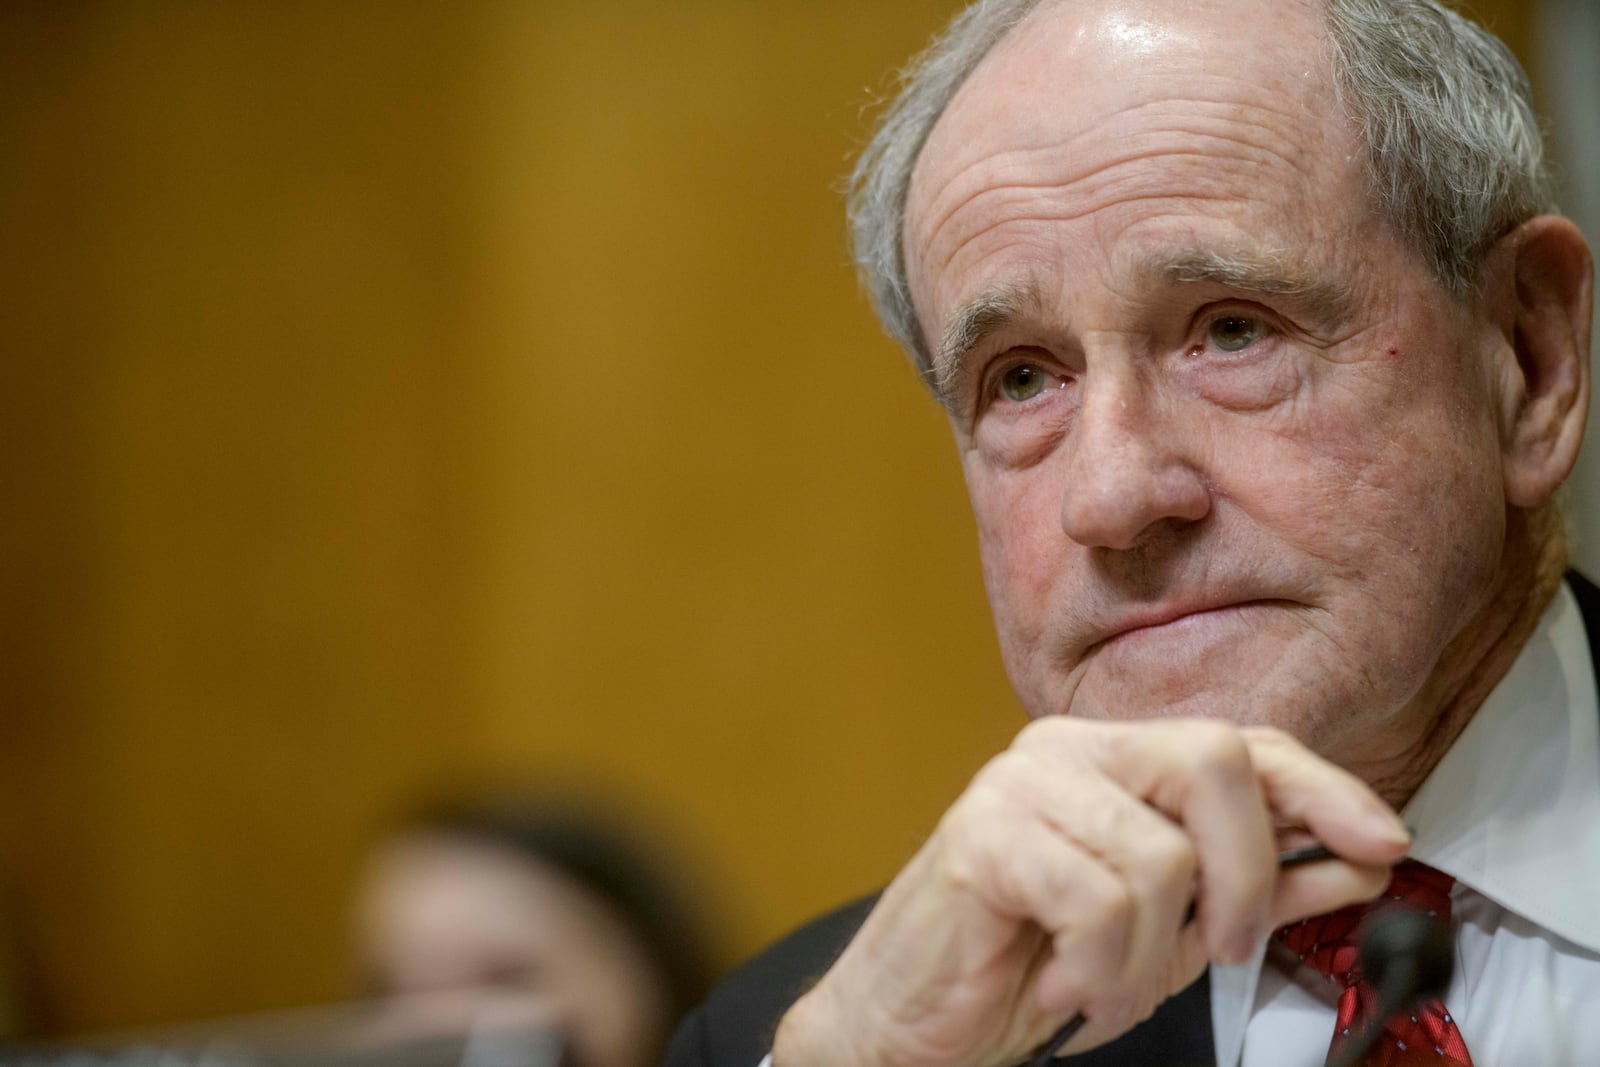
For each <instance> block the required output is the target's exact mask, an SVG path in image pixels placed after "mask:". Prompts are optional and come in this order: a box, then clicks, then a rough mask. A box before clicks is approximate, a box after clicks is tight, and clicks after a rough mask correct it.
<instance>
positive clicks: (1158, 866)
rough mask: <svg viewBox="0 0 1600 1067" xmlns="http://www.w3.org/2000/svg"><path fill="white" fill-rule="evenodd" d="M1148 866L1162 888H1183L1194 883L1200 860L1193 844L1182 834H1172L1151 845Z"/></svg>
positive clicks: (1165, 835)
mask: <svg viewBox="0 0 1600 1067" xmlns="http://www.w3.org/2000/svg"><path fill="white" fill-rule="evenodd" d="M1149 865H1150V868H1151V870H1152V871H1153V873H1154V874H1155V876H1156V879H1157V880H1158V882H1159V883H1160V884H1161V885H1162V886H1164V887H1167V888H1184V887H1187V886H1188V885H1189V884H1190V883H1191V882H1193V881H1194V878H1195V875H1196V873H1197V872H1198V871H1199V869H1200V860H1199V857H1198V856H1197V855H1196V854H1195V848H1194V843H1193V842H1192V841H1190V840H1189V839H1188V838H1187V837H1186V836H1184V835H1183V834H1182V833H1177V832H1173V833H1169V834H1163V835H1161V837H1160V838H1158V839H1157V840H1155V841H1154V842H1152V843H1151V845H1150V847H1149Z"/></svg>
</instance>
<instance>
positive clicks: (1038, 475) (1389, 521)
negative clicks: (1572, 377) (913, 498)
mask: <svg viewBox="0 0 1600 1067" xmlns="http://www.w3.org/2000/svg"><path fill="white" fill-rule="evenodd" d="M1113 7H1115V8H1116V10H1111V8H1113ZM1328 51H1329V45H1328V44H1327V42H1326V39H1325V34H1324V31H1323V29H1322V24H1321V15H1320V12H1319V11H1318V10H1317V9H1316V8H1315V7H1313V6H1311V5H1305V6H1302V5H1301V4H1299V3H1289V2H1285V0H1237V2H1218V3H1193V4H1172V3H1169V2H1148V3H1131V4H1130V3H1124V4H1120V5H1110V4H1105V3H1097V2H1089V3H1073V4H1060V5H1047V6H1046V7H1045V8H1044V9H1043V10H1041V11H1038V12H1035V14H1034V15H1033V16H1031V17H1030V19H1029V20H1028V22H1027V24H1026V25H1025V26H1024V27H1023V28H1022V29H1021V30H1019V31H1018V32H1014V33H1013V34H1011V35H1010V36H1009V37H1008V38H1007V39H1005V40H1004V41H1002V42H1001V44H1000V45H999V46H998V47H997V48H996V49H995V50H994V51H993V52H992V53H991V54H990V55H989V56H988V57H987V58H986V59H985V60H984V62H983V63H982V64H981V65H980V67H979V68H978V70H977V71H976V72H975V73H974V75H973V77H972V78H971V79H970V80H969V81H968V83H967V84H966V85H965V86H964V87H963V88H962V89H961V91H960V92H959V93H958V94H957V96H956V98H955V100H954V101H952V103H951V106H950V108H949V109H948V110H947V111H946V113H945V115H944V116H943V117H942V118H941V119H940V121H939V123H938V125H937V126H936V127H935V129H934V132H933V134H932V136H931V137H930V138H929V141H928V143H927V145H926V147H925V149H924V151H923V153H922V156H921V158H920V160H919V161H918V164H917V168H916V171H915V173H914V176H913V181H912V186H911V191H910V199H909V203H908V209H907V219H906V230H905V247H906V259H907V264H908V273H909V277H910V282H911V292H912V296H913V300H914V303H915V306H916V309H917V313H918V317H919V319H920V321H921V324H922V328H923V331H924V334H925V336H926V337H927V338H928V339H929V343H930V345H931V346H932V347H934V348H935V349H936V350H941V354H940V356H939V357H938V359H937V360H936V362H937V364H938V367H937V368H936V369H941V370H944V371H945V372H947V373H948V374H949V378H948V389H947V402H948V405H949V407H950V412H951V418H952V421H953V424H954V427H955V432H956V437H957V441H958V443H959V446H960V448H961V452H962V456H963V464H964V467H965V472H966V477H967V482H968V486H969V490H970V492H971V496H972V502H973V507H974V509H975V511H976V514H977V520H978V528H979V535H980V539H981V545H982V552H983V562H984V572H985V579H986V582H987V585H988V590H989V596H990V600H991V602H992V605H993V608H994V613H995V618H996V621H997V624H998V628H999V633H1000V640H1001V648H1002V652H1003V654H1004V657H1005V660H1006V664H1007V668H1008V670H1009V672H1010V675H1011V678H1012V681H1013V684H1014V685H1015V687H1016V689H1017V691H1018V693H1019V694H1020V696H1021V698H1022V700H1023V703H1024V704H1025V706H1026V707H1027V708H1028V710H1029V712H1030V713H1031V714H1033V715H1036V716H1037V715H1044V714H1052V713H1072V714H1080V715H1091V716H1103V717H1113V718H1138V717H1147V716H1152V715H1162V714H1201V715H1211V716H1222V717H1226V718H1229V719H1232V720H1234V721H1239V722H1271V723H1276V724H1278V725H1280V726H1283V727H1285V728H1287V729H1289V730H1291V731H1292V732H1294V733H1296V734H1298V735H1299V736H1300V737H1301V738H1302V739H1303V740H1306V741H1307V742H1309V743H1311V744H1312V745H1314V746H1316V747H1318V748H1320V749H1322V750H1323V751H1324V752H1326V753H1328V754H1330V755H1335V756H1337V755H1340V754H1349V753H1361V752H1364V751H1365V752H1370V750H1371V746H1370V745H1369V744H1368V743H1367V739H1370V738H1372V737H1374V736H1377V735H1376V734H1375V732H1374V728H1382V729H1383V730H1385V731H1386V733H1385V734H1384V736H1386V737H1388V738H1390V739H1391V740H1392V739H1393V738H1394V737H1395V736H1396V735H1398V734H1403V733H1405V732H1406V731H1407V730H1408V729H1410V730H1411V731H1412V732H1413V733H1414V732H1415V731H1416V730H1419V729H1422V728H1423V727H1422V726H1420V725H1417V723H1419V722H1424V721H1425V719H1426V717H1427V714H1428V709H1425V708H1421V707H1420V702H1419V699H1418V693H1419V690H1420V689H1421V687H1422V686H1423V684H1424V683H1425V682H1426V681H1427V680H1428V678H1429V676H1430V673H1432V672H1433V671H1434V670H1435V668H1436V665H1437V664H1438V663H1439V660H1440V657H1441V654H1442V653H1443V652H1444V650H1445V647H1446V645H1447V644H1448V643H1449V642H1450V641H1451V640H1452V638H1454V637H1456V635H1457V634H1458V632H1459V631H1460V630H1461V628H1462V627H1463V625H1464V624H1466V623H1467V621H1468V620H1469V619H1470V618H1472V616H1473V615H1474V613H1475V612H1477V611H1478V609H1479V608H1481V607H1482V606H1483V601H1484V599H1485V590H1486V589H1487V587H1488V585H1489V581H1490V578H1491V577H1492V575H1493V573H1494V570H1495V567H1496V566H1497V564H1498V561H1499V559H1500V554H1501V548H1502V543H1503V539H1504V521H1505V508H1504V501H1503V496H1502V488H1501V473H1500V472H1501V461H1500V453H1499V436H1498V430H1497V420H1496V416H1495V398H1494V396H1493V395H1492V390H1491V387H1490V385H1489V384H1488V383H1489V381H1490V375H1489V374H1488V372H1487V370H1486V363H1485V361H1486V357H1485V355H1484V352H1486V351H1487V344H1486V341H1485V340H1484V327H1483V325H1482V320H1481V319H1480V318H1479V317H1478V316H1477V315H1476V314H1475V313H1474V312H1473V311H1472V310H1471V309H1469V308H1468V307H1466V306H1464V305H1460V304H1458V303H1457V302H1456V301H1454V300H1452V299H1451V298H1450V297H1449V296H1448V295H1447V294H1446V293H1445V292H1444V291H1443V290H1442V289H1441V288H1440V287H1439V286H1438V284H1437V283H1436V282H1435V281H1434V280H1433V278H1432V276H1431V275H1430V274H1429V273H1428V271H1427V269H1426V267H1425V266H1424V265H1423V263H1422V262H1421V261H1420V259H1419V258H1418V257H1417V256H1416V255H1415V253H1413V252H1412V251H1410V250H1409V249H1408V247H1407V246H1405V245H1403V244H1402V242H1401V241H1400V239H1399V238H1398V237H1396V236H1395V235H1393V234H1392V233H1391V232H1390V231H1389V229H1388V228H1387V227H1386V226H1385V225H1384V224H1383V223H1382V222H1380V221H1379V220H1378V219H1377V217H1376V211H1375V209H1374V208H1373V207H1372V206H1371V203H1370V196H1369V192H1368V186H1367V184H1366V182H1365V180H1364V178H1363V172H1362V166H1363V155H1362V152H1361V149H1360V148H1359V146H1358V140H1357V136H1356V133H1355V132H1354V130H1353V128H1352V126H1351V124H1350V122H1349V121H1348V119H1347V118H1346V117H1345V116H1344V115H1343V114H1342V113H1341V112H1340V111H1339V110H1338V107H1337V104H1336V102H1335V98H1334V88H1333V82H1332V74H1331V70H1330V67H1329V61H1328V59H1327V56H1328ZM1408 723H1410V724H1411V725H1410V726H1409V727H1408Z"/></svg>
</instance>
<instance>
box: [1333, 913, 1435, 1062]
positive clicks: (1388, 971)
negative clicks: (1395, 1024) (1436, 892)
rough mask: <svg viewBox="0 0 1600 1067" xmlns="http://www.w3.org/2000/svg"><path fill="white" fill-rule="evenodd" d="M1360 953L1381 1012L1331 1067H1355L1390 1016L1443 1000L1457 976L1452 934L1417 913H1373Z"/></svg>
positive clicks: (1358, 949)
mask: <svg viewBox="0 0 1600 1067" xmlns="http://www.w3.org/2000/svg"><path fill="white" fill-rule="evenodd" d="M1357 952H1358V954H1359V955H1358V957H1357V958H1358V959H1359V960H1360V961H1361V973H1362V975H1363V976H1364V977H1365V978H1366V980H1367V982H1368V983H1370V984H1371V985H1372V987H1373V988H1374V989H1376V990H1377V991H1378V1010H1377V1011H1376V1012H1374V1013H1373V1016H1372V1018H1371V1019H1369V1020H1367V1025H1366V1028H1365V1029H1364V1030H1363V1031H1362V1032H1361V1034H1360V1035H1359V1036H1358V1037H1354V1038H1352V1039H1351V1040H1350V1041H1349V1042H1347V1043H1346V1044H1345V1046H1344V1047H1343V1048H1342V1049H1340V1051H1339V1055H1338V1056H1330V1057H1329V1059H1328V1067H1355V1065H1356V1064H1358V1063H1360V1062H1361V1060H1362V1059H1363V1058H1365V1057H1366V1055H1367V1053H1368V1052H1370V1051H1372V1046H1373V1045H1374V1044H1375V1043H1376V1042H1377V1040H1378V1038H1379V1037H1380V1036H1381V1035H1382V1034H1383V1029H1384V1024H1385V1023H1386V1022H1388V1020H1389V1018H1390V1017H1391V1016H1392V1015H1394V1014H1395V1013H1396V1012H1398V1011H1404V1010H1406V1009H1409V1008H1410V1007H1411V1006H1412V1005H1413V1004H1415V1003H1416V1002H1417V1001H1419V1000H1426V999H1427V998H1429V997H1440V996H1443V995H1444V994H1445V992H1446V991H1447V990H1448V989H1449V988H1450V977H1451V975H1453V974H1454V973H1455V967H1456V952H1455V945H1454V943H1453V942H1452V941H1451V938H1450V931H1449V930H1447V929H1445V927H1444V924H1443V923H1441V922H1439V921H1438V920H1436V919H1434V918H1432V917H1430V916H1429V915H1427V914H1426V913H1424V912H1421V911H1417V910H1416V909H1414V908H1385V909H1383V910H1381V911H1375V912H1373V913H1372V915H1371V917H1370V918H1369V919H1368V920H1367V924H1366V928H1365V929H1364V930H1363V931H1362V934H1361V943H1360V945H1359V946H1358V947H1357Z"/></svg>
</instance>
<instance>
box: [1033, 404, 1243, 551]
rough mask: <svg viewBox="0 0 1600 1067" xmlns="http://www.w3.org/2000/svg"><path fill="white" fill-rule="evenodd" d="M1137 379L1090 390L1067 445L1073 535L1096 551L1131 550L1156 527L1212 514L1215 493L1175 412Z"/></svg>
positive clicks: (1066, 522) (1064, 506)
mask: <svg viewBox="0 0 1600 1067" xmlns="http://www.w3.org/2000/svg"><path fill="white" fill-rule="evenodd" d="M1148 392H1149V391H1148V388H1147V387H1146V386H1144V385H1143V384H1141V383H1140V382H1138V381H1136V380H1134V379H1133V378H1132V377H1131V376H1130V377H1124V378H1113V379H1105V378H1102V379H1101V380H1100V381H1098V382H1092V383H1090V384H1089V385H1088V386H1087V388H1086V389H1085V391H1084V396H1083V401H1082V407H1080V408H1079V411H1078V418H1077V423H1076V425H1075V426H1074V427H1073V430H1072V435H1071V437H1070V438H1069V440H1068V442H1067V445H1068V448H1069V449H1070V450H1071V461H1070V464H1069V468H1068V472H1067V483H1066V485H1065V487H1064V488H1063V492H1062V501H1061V525H1062V528H1063V529H1064V530H1066V533H1067V536H1068V537H1070V538H1072V539H1073V540H1074V541H1076V542H1078V543H1079V544H1081V545H1084V546H1085V547H1088V548H1111V549H1128V548H1132V547H1133V546H1134V545H1135V544H1137V543H1138V542H1139V539H1140V537H1141V536H1142V535H1143V534H1144V533H1145V532H1146V531H1147V530H1150V529H1151V528H1152V527H1155V526H1158V525H1161V524H1163V523H1174V522H1176V523H1190V522H1196V521H1198V520H1200V519H1203V518H1205V517H1206V515H1207V514H1208V513H1209V512H1210V511H1211V490H1210V488H1209V486H1208V485H1207V483H1206V479H1205V476H1204V475H1203V474H1202V472H1201V471H1200V470H1199V469H1197V468H1196V467H1195V465H1194V463H1193V461H1192V459H1191V458H1186V454H1187V450H1186V449H1185V448H1184V447H1183V445H1184V443H1185V442H1184V441H1183V440H1182V431H1181V430H1180V429H1179V428H1178V427H1177V426H1176V425H1175V423H1176V421H1177V420H1175V419H1173V418H1172V417H1171V416H1170V413H1168V412H1165V411H1163V410H1162V405H1161V404H1159V403H1158V402H1156V400H1155V399H1154V398H1152V397H1151V396H1149V395H1148Z"/></svg>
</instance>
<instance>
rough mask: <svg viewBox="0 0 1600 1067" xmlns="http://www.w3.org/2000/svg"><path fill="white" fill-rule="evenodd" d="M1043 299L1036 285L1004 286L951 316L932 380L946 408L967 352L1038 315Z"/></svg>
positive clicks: (933, 367) (951, 398) (934, 360)
mask: <svg viewBox="0 0 1600 1067" xmlns="http://www.w3.org/2000/svg"><path fill="white" fill-rule="evenodd" d="M1042 303H1043V301H1042V300H1041V298H1040V295H1039V287H1038V286H1037V285H1031V284H1030V285H1001V286H997V287H996V288H994V289H989V290H986V291H984V292H982V293H979V294H978V295H977V296H975V297H973V298H972V299H971V300H968V301H967V302H966V303H965V304H962V305H961V307H959V308H957V309H956V313H955V314H954V315H952V316H951V318H950V324H949V325H948V326H946V327H945V331H944V336H943V337H941V338H940V339H939V347H938V350H937V351H936V352H934V355H933V366H932V368H930V372H929V375H930V379H931V381H930V383H929V384H931V385H932V386H933V391H934V394H935V395H936V396H938V398H939V399H940V401H941V402H943V403H944V404H945V405H946V406H947V407H948V406H949V405H950V403H951V402H953V400H954V399H955V397H954V389H955V384H956V379H957V378H959V377H960V375H961V366H962V364H963V363H964V362H965V361H966V357H967V354H968V353H970V352H971V351H972V350H973V349H974V348H976V347H978V345H979V344H980V343H981V342H982V341H983V340H984V338H986V337H988V336H990V335H991V334H994V333H998V332H999V331H1000V330H1003V329H1004V328H1005V327H1007V326H1009V325H1010V324H1011V323H1013V322H1015V321H1016V320H1017V319H1019V318H1021V317H1022V316H1023V315H1024V314H1027V313H1030V312H1031V313H1033V314H1038V312H1039V309H1040V306H1041V304H1042Z"/></svg>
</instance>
